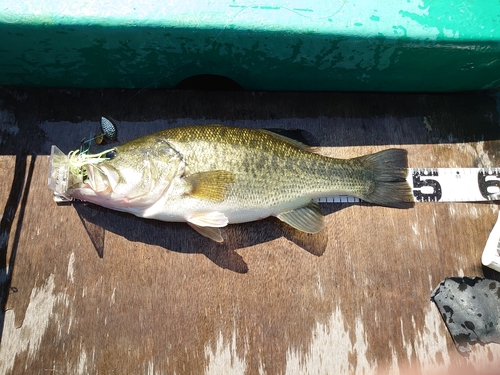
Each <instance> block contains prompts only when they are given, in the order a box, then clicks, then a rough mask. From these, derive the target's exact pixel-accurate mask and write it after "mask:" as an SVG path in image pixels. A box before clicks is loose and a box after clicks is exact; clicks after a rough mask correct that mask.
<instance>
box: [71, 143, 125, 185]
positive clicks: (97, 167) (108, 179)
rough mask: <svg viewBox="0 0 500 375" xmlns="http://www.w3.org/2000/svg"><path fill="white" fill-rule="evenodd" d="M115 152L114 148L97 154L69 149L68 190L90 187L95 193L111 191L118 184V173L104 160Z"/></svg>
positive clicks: (111, 156)
mask: <svg viewBox="0 0 500 375" xmlns="http://www.w3.org/2000/svg"><path fill="white" fill-rule="evenodd" d="M115 154H116V149H114V148H112V149H109V150H106V151H103V152H101V153H99V154H87V153H82V152H80V150H75V151H71V152H70V153H69V154H68V164H69V176H68V179H69V181H68V187H69V190H71V191H75V190H77V189H90V190H92V191H94V192H95V193H111V192H112V191H113V189H114V188H115V187H116V186H117V185H118V182H119V179H120V175H119V174H118V172H117V171H116V170H115V169H114V168H113V167H111V166H110V165H108V164H106V163H105V162H106V161H108V160H111V159H112V158H113V157H114V155H115Z"/></svg>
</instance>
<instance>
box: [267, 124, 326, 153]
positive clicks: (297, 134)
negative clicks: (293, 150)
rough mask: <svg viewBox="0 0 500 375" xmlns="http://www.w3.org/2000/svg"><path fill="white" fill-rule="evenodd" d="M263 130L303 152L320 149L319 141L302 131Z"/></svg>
mask: <svg viewBox="0 0 500 375" xmlns="http://www.w3.org/2000/svg"><path fill="white" fill-rule="evenodd" d="M261 130H262V131H264V132H266V133H271V134H272V135H273V136H276V137H279V138H281V139H284V140H286V141H287V142H290V143H292V144H294V145H295V146H297V147H298V148H300V149H302V150H308V151H312V150H311V148H314V147H319V142H318V140H317V139H316V138H315V137H314V136H313V135H312V134H311V133H309V132H308V131H305V130H302V129H280V128H266V129H261Z"/></svg>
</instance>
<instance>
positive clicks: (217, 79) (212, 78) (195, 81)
mask: <svg viewBox="0 0 500 375" xmlns="http://www.w3.org/2000/svg"><path fill="white" fill-rule="evenodd" d="M173 88H174V89H176V90H201V91H241V90H243V87H241V86H240V85H239V84H238V83H237V82H236V81H234V80H232V79H231V78H227V77H224V76H220V75H216V74H199V75H196V76H192V77H189V78H186V79H184V80H182V81H181V82H179V83H178V84H177V85H176V86H174V87H173Z"/></svg>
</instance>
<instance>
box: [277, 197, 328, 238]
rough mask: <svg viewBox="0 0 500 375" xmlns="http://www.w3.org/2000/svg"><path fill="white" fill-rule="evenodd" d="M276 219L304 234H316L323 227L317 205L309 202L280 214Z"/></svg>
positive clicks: (323, 221) (322, 219) (319, 209)
mask: <svg viewBox="0 0 500 375" xmlns="http://www.w3.org/2000/svg"><path fill="white" fill-rule="evenodd" d="M277 217H278V219H280V220H282V221H284V222H285V223H287V224H288V225H290V226H292V227H294V228H295V229H298V230H300V231H302V232H306V233H318V232H319V231H321V230H322V229H323V228H324V227H325V220H324V217H323V214H322V212H321V208H320V207H319V204H318V203H316V202H314V201H311V202H310V203H308V204H307V205H305V206H302V207H299V208H295V209H293V210H291V211H286V212H282V213H280V214H279V215H278V216H277Z"/></svg>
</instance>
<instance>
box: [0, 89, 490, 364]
mask: <svg viewBox="0 0 500 375" xmlns="http://www.w3.org/2000/svg"><path fill="white" fill-rule="evenodd" d="M499 102H500V99H498V98H497V100H495V96H494V95H490V94H477V93H472V94H456V95H410V94H408V95H402V94H400V95H391V94H384V95H380V94H350V93H345V94H341V93H339V94H337V93H335V94H333V93H252V92H230V93H227V92H226V93H224V92H215V93H214V92H201V91H200V92H195V91H178V92H175V91H170V92H169V91H147V90H145V91H140V92H137V91H133V92H132V91H122V90H95V91H91V90H88V91H86V90H78V91H77V90H75V91H72V90H59V89H54V90H31V89H20V88H18V89H12V88H0V136H1V138H0V142H1V143H0V181H1V186H2V188H1V190H0V210H1V211H0V212H3V215H2V218H1V226H0V246H1V252H0V269H1V270H2V272H3V273H1V274H0V277H1V278H2V280H0V281H3V282H5V281H6V280H7V281H9V280H10V284H9V285H8V289H6V293H7V294H6V295H5V296H4V302H5V303H6V305H5V310H6V311H5V313H4V315H3V317H2V318H3V319H2V320H1V321H0V323H1V325H0V332H1V346H0V373H2V374H385V373H390V374H397V373H399V372H400V371H403V370H404V371H406V370H407V371H409V373H411V374H420V373H422V374H428V373H440V374H441V373H443V374H444V373H453V374H456V373H460V371H462V372H463V373H464V374H465V373H466V374H484V373H488V372H491V373H493V371H494V370H495V369H497V368H498V367H499V365H500V345H496V344H490V345H487V346H478V345H476V346H475V347H473V350H472V353H471V355H470V357H469V358H465V357H462V356H461V355H460V354H459V353H458V352H457V351H456V349H455V347H454V344H453V342H452V340H451V337H450V336H449V334H448V332H447V330H446V328H445V325H444V323H443V321H442V319H441V316H440V314H439V312H438V310H437V308H436V306H435V305H434V304H433V303H431V302H430V300H429V297H430V293H431V291H432V290H433V289H434V288H435V287H436V286H437V285H438V284H439V282H440V281H442V280H443V279H444V278H445V277H448V276H463V275H465V276H484V275H486V276H487V277H490V278H496V279H497V280H498V279H499V278H498V274H496V273H494V272H493V271H489V270H488V269H483V268H482V266H481V254H482V250H483V248H484V245H485V243H486V240H487V238H488V234H489V232H490V230H491V228H492V227H493V224H494V223H495V221H496V218H497V216H498V205H497V204H496V203H492V204H478V203H418V204H416V205H415V207H414V208H412V209H406V210H398V209H390V208H385V207H376V206H371V205H366V204H325V205H323V209H324V212H325V215H327V227H326V229H325V230H324V231H323V232H321V233H320V234H318V235H315V236H310V235H304V234H299V233H297V232H295V231H294V230H291V229H290V228H288V227H286V226H285V225H283V224H281V223H280V222H278V220H275V219H266V220H263V221H260V222H255V223H248V224H242V225H234V226H230V227H228V228H227V229H226V230H225V231H224V236H225V238H226V242H225V243H224V244H222V245H219V244H216V243H213V242H210V241H209V240H207V239H205V238H203V237H201V236H200V235H198V234H197V233H196V232H194V231H193V230H192V229H191V228H189V227H188V226H187V225H185V224H172V223H162V222H155V221H147V220H143V219H139V218H136V217H133V216H130V215H125V214H121V213H116V212H112V211H108V210H105V209H102V208H99V207H95V206H87V205H85V204H75V205H57V204H56V203H54V202H53V200H52V195H51V191H50V190H49V189H48V188H47V170H48V162H49V157H48V153H49V150H50V145H51V144H55V145H57V146H59V147H60V148H61V149H62V150H63V151H65V152H67V151H69V150H71V149H75V148H77V147H78V146H79V144H80V140H81V139H82V138H83V137H88V135H89V134H90V133H91V132H92V131H95V130H96V129H97V127H98V120H99V119H100V117H101V116H106V117H110V118H113V119H115V120H117V125H118V129H119V130H118V131H119V134H118V136H119V139H120V140H121V141H125V140H128V139H130V138H133V137H136V136H138V135H142V134H147V133H150V132H152V131H156V130H159V129H162V128H165V127H172V126H178V125H184V124H190V123H214V122H217V123H224V124H227V125H237V126H247V127H267V128H269V127H273V128H276V127H287V128H303V129H307V130H308V131H310V132H311V133H312V134H313V135H314V136H316V137H317V138H318V139H319V141H320V143H321V146H322V147H321V149H320V152H321V153H324V154H326V155H330V156H337V157H346V158H347V157H353V156H357V155H361V154H366V153H370V152H373V151H377V150H381V149H384V148H387V147H390V146H398V147H404V148H405V149H407V150H408V153H409V164H410V166H411V167H421V166H422V167H452V166H459V167H473V166H490V165H491V166H499V165H500V126H499V125H500V123H499V121H500V120H499V113H498V105H499ZM2 314H3V313H2ZM459 370H460V371H459Z"/></svg>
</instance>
